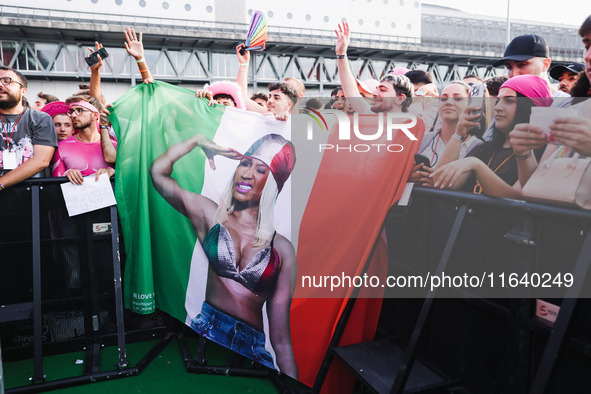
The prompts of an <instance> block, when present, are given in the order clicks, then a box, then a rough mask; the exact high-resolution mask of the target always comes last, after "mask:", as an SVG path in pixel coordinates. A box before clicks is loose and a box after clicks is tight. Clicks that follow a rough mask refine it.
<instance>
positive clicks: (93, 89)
mask: <svg viewBox="0 0 591 394" xmlns="http://www.w3.org/2000/svg"><path fill="white" fill-rule="evenodd" d="M94 46H95V48H96V50H97V51H98V50H99V49H101V48H102V47H103V45H102V44H99V43H98V42H96V41H95V42H94ZM88 50H89V51H90V53H93V52H94V51H93V50H92V48H88ZM97 59H98V63H97V64H95V65H94V66H92V67H90V95H91V96H92V97H94V98H96V99H97V100H98V101H101V96H102V93H101V67H102V66H103V59H102V58H101V56H100V55H97Z"/></svg>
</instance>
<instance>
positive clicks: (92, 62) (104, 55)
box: [84, 48, 109, 67]
mask: <svg viewBox="0 0 591 394" xmlns="http://www.w3.org/2000/svg"><path fill="white" fill-rule="evenodd" d="M97 55H100V56H101V59H103V60H105V59H106V58H108V57H109V53H108V52H107V50H106V49H105V48H101V49H99V50H98V51H95V52H92V53H91V54H90V55H88V56H87V57H85V58H84V60H86V64H88V67H92V66H94V65H95V64H97V63H98V57H97Z"/></svg>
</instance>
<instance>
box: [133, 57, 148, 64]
mask: <svg viewBox="0 0 591 394" xmlns="http://www.w3.org/2000/svg"><path fill="white" fill-rule="evenodd" d="M145 61H146V59H145V58H141V59H140V60H136V61H135V62H136V63H137V64H140V63H143V62H145Z"/></svg>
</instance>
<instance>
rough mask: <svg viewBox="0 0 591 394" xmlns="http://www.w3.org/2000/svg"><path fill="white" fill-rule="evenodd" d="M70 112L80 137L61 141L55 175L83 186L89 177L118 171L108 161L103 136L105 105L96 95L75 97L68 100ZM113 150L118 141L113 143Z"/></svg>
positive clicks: (54, 166) (54, 168)
mask: <svg viewBox="0 0 591 394" xmlns="http://www.w3.org/2000/svg"><path fill="white" fill-rule="evenodd" d="M66 104H67V105H68V107H69V110H68V113H69V114H70V116H71V118H72V124H73V126H74V129H76V130H78V134H75V135H73V136H72V137H70V138H67V139H65V140H63V141H61V142H60V143H59V145H58V149H57V152H56V153H55V157H54V159H53V176H56V177H57V176H65V177H67V178H68V179H69V180H70V182H72V183H74V184H76V185H81V184H82V183H84V178H83V177H85V176H88V175H92V174H96V180H98V178H99V176H100V175H101V174H103V173H106V174H108V175H109V177H111V176H113V174H115V170H114V169H113V168H111V167H110V166H109V164H108V163H107V162H105V160H104V158H103V151H102V148H101V135H100V134H99V131H98V130H99V119H100V112H101V109H102V105H101V103H100V102H99V101H98V100H97V99H96V98H94V97H92V96H85V95H81V96H72V97H70V98H68V99H67V100H66ZM112 143H113V147H114V148H116V147H117V142H116V141H112Z"/></svg>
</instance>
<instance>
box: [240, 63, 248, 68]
mask: <svg viewBox="0 0 591 394" xmlns="http://www.w3.org/2000/svg"><path fill="white" fill-rule="evenodd" d="M240 67H248V63H240Z"/></svg>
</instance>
